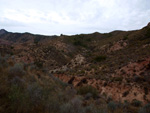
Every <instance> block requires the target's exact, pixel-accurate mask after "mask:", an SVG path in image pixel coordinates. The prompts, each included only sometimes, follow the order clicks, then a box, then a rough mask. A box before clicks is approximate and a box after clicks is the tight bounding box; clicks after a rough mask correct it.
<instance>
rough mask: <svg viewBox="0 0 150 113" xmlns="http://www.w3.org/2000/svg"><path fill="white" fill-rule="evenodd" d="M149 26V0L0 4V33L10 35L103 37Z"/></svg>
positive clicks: (12, 0) (2, 0) (9, 0)
mask: <svg viewBox="0 0 150 113" xmlns="http://www.w3.org/2000/svg"><path fill="white" fill-rule="evenodd" d="M148 22H150V0H0V29H2V28H3V29H6V30H8V31H12V32H31V33H36V34H45V35H54V34H57V35H59V34H80V33H92V32H96V31H97V32H101V33H104V32H110V31H113V30H133V29H140V28H142V27H143V26H145V25H147V23H148Z"/></svg>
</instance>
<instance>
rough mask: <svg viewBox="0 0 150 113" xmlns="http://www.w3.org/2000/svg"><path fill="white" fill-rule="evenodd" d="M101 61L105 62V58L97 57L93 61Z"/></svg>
mask: <svg viewBox="0 0 150 113" xmlns="http://www.w3.org/2000/svg"><path fill="white" fill-rule="evenodd" d="M103 60H106V56H97V57H95V58H94V61H96V62H101V61H103Z"/></svg>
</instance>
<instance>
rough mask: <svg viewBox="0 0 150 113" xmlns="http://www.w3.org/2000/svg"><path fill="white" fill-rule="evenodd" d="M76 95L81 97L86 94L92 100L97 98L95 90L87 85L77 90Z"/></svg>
mask: <svg viewBox="0 0 150 113" xmlns="http://www.w3.org/2000/svg"><path fill="white" fill-rule="evenodd" d="M77 93H78V94H81V95H86V94H88V93H91V94H92V96H93V97H94V98H95V97H98V91H97V89H96V88H94V87H92V86H89V85H87V86H83V87H80V88H78V89H77Z"/></svg>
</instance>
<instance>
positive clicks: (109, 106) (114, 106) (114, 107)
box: [107, 101, 117, 112]
mask: <svg viewBox="0 0 150 113" xmlns="http://www.w3.org/2000/svg"><path fill="white" fill-rule="evenodd" d="M107 107H108V109H109V110H110V111H111V112H114V111H115V110H116V109H117V104H116V103H115V102H114V101H110V102H109V103H108V105H107Z"/></svg>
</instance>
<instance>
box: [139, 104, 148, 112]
mask: <svg viewBox="0 0 150 113" xmlns="http://www.w3.org/2000/svg"><path fill="white" fill-rule="evenodd" d="M139 113H150V104H146V105H145V106H144V107H142V108H141V109H140V110H139Z"/></svg>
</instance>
